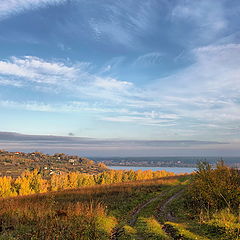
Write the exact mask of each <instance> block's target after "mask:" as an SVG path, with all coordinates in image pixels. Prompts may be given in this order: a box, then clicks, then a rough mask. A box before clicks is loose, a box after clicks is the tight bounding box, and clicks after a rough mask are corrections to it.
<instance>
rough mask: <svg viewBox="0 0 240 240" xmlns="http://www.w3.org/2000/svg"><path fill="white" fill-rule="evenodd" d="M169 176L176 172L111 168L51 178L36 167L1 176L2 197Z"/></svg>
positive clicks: (0, 189)
mask: <svg viewBox="0 0 240 240" xmlns="http://www.w3.org/2000/svg"><path fill="white" fill-rule="evenodd" d="M167 176H174V173H171V172H167V171H165V170H162V171H152V170H147V171H142V170H138V171H133V170H129V171H126V170H109V171H105V172H102V173H99V174H96V175H90V174H87V173H80V172H70V173H64V174H61V175H57V174H55V175H52V176H51V178H50V179H43V177H42V175H41V174H40V173H39V171H38V170H37V169H34V170H33V171H25V172H24V173H23V174H22V175H21V176H19V177H18V178H16V179H14V178H12V177H6V176H4V177H0V198H5V197H13V196H22V195H28V194H34V193H44V192H48V191H59V190H65V189H73V188H79V187H83V186H94V185H101V184H112V183H122V182H129V181H137V180H148V179H157V178H161V177H167Z"/></svg>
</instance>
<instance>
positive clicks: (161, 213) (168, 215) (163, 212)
mask: <svg viewBox="0 0 240 240" xmlns="http://www.w3.org/2000/svg"><path fill="white" fill-rule="evenodd" d="M184 191H185V189H181V190H180V191H179V192H177V193H175V194H174V195H172V196H171V197H170V198H168V199H167V201H165V202H164V203H163V204H161V206H159V207H158V209H157V218H158V219H159V218H163V219H164V221H170V222H172V221H175V220H176V217H175V216H174V215H173V213H172V212H171V211H169V210H168V211H167V207H168V205H169V204H170V203H171V202H172V201H173V200H175V199H176V198H178V197H180V195H181V194H182V193H183V192H184Z"/></svg>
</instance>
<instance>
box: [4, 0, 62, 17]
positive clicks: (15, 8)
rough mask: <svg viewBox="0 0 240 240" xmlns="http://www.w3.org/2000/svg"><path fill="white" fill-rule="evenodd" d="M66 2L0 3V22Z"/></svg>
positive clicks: (12, 0)
mask: <svg viewBox="0 0 240 240" xmlns="http://www.w3.org/2000/svg"><path fill="white" fill-rule="evenodd" d="M64 2H66V0H9V1H4V0H2V1H1V2H0V20H1V19H4V18H7V17H9V16H11V15H15V14H18V13H21V12H24V11H27V10H34V9H37V8H43V7H48V6H51V5H56V4H61V3H64Z"/></svg>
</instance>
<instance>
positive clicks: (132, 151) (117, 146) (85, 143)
mask: <svg viewBox="0 0 240 240" xmlns="http://www.w3.org/2000/svg"><path fill="white" fill-rule="evenodd" d="M238 146H239V145H238V144H234V143H229V142H217V141H197V140H139V139H138V140H134V139H97V138H86V137H73V136H54V135H27V134H19V133H13V132H0V148H2V149H6V150H9V151H25V152H31V151H42V152H45V153H56V152H64V153H69V154H77V155H84V156H99V157H101V156H106V157H107V156H108V157H110V156H201V157H204V156H216V157H221V156H222V157H224V156H240V149H239V148H238Z"/></svg>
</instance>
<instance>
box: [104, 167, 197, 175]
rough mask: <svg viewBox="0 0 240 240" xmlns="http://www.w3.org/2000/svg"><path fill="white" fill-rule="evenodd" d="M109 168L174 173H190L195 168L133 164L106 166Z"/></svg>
mask: <svg viewBox="0 0 240 240" xmlns="http://www.w3.org/2000/svg"><path fill="white" fill-rule="evenodd" d="M108 167H109V168H110V169H114V170H133V171H137V170H143V171H146V170H153V171H161V170H165V171H167V172H174V173H176V174H178V173H192V172H193V171H194V170H196V168H190V167H134V166H108Z"/></svg>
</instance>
